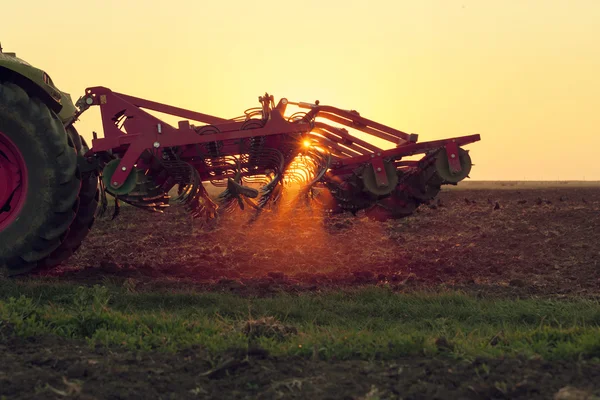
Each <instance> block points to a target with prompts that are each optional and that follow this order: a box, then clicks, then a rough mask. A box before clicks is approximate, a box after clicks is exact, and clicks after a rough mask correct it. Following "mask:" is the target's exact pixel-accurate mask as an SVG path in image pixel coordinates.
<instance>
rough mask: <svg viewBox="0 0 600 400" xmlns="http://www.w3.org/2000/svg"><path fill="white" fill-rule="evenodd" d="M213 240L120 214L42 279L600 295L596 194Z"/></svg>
mask: <svg viewBox="0 0 600 400" xmlns="http://www.w3.org/2000/svg"><path fill="white" fill-rule="evenodd" d="M248 220H249V215H248V213H245V214H244V213H239V214H232V215H229V216H227V217H226V218H225V220H223V221H221V222H220V223H219V224H217V226H216V227H213V228H203V227H202V226H201V225H200V224H199V223H197V222H193V221H192V220H191V219H190V218H189V217H188V216H187V214H186V213H185V211H184V210H183V209H181V208H177V207H173V208H172V209H170V210H168V211H167V212H166V213H165V214H162V215H157V214H149V213H146V212H143V211H140V210H137V209H133V208H124V209H123V211H122V212H121V215H120V216H119V217H118V218H117V219H116V220H114V221H110V220H107V219H104V220H100V221H98V222H97V224H96V225H95V227H94V230H93V231H92V233H91V234H90V235H89V237H88V239H87V240H86V242H85V243H84V245H83V246H82V247H81V249H80V250H79V251H78V252H77V253H76V255H75V256H74V257H72V258H71V259H70V260H69V261H68V263H67V264H66V265H64V266H62V267H60V268H57V269H55V270H54V271H50V272H45V273H43V274H44V275H51V276H57V277H61V279H63V280H75V281H81V282H95V281H99V280H101V279H103V278H104V277H105V276H110V277H112V278H114V279H129V280H130V281H132V282H134V284H138V285H139V288H140V289H141V288H142V287H148V288H151V287H155V286H157V285H159V286H160V285H171V284H173V285H175V286H176V287H181V286H182V285H193V286H199V287H201V288H204V289H207V290H231V291H234V292H237V293H240V294H243V293H253V294H256V293H258V294H269V293H271V292H273V291H277V290H288V291H295V290H316V289H320V288H326V287H334V288H335V287H340V286H348V285H365V284H385V285H389V286H391V287H393V288H396V289H398V290H404V289H411V290H412V289H414V288H419V289H423V288H435V287H440V285H441V286H443V287H451V288H452V287H455V288H456V287H461V288H468V289H469V290H474V291H484V292H486V293H490V294H491V293H508V294H511V295H512V294H525V295H526V294H537V295H571V294H578V295H590V296H595V295H597V294H598V293H599V292H600V290H599V289H600V266H599V265H598V260H600V186H597V187H565V188H546V189H535V190H532V189H519V190H517V189H515V190H511V189H504V190H494V189H489V190H488V189H478V190H457V189H451V190H445V191H442V192H441V193H440V195H439V196H438V199H437V201H435V202H433V203H432V204H431V205H429V206H426V205H425V206H421V207H420V208H419V209H418V210H417V212H416V213H415V214H414V215H413V216H411V217H409V218H406V219H402V220H396V221H390V222H386V223H378V222H373V221H369V220H367V219H365V218H361V217H360V214H359V216H358V217H353V216H352V215H349V216H343V217H337V218H335V219H332V220H323V218H322V217H321V216H320V215H318V214H316V213H314V214H313V213H311V212H310V211H309V210H296V211H295V212H291V211H289V212H286V213H280V214H276V213H268V212H267V213H265V214H264V215H262V216H261V217H260V218H259V219H258V220H257V221H256V222H255V223H253V224H248Z"/></svg>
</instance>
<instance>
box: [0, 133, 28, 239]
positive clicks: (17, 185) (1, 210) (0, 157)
mask: <svg viewBox="0 0 600 400" xmlns="http://www.w3.org/2000/svg"><path fill="white" fill-rule="evenodd" d="M26 194H27V165H26V164H25V160H24V159H23V156H22V155H21V152H20V151H19V149H18V148H17V146H16V145H15V144H14V143H13V142H12V140H10V139H9V137H8V136H6V135H5V134H4V133H2V132H0V232H1V231H2V230H4V229H5V228H6V227H7V226H8V225H10V224H11V223H12V222H13V221H14V220H15V219H16V218H17V216H18V215H19V213H20V211H21V209H22V208H23V204H24V203H25V197H26Z"/></svg>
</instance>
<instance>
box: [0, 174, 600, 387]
mask: <svg viewBox="0 0 600 400" xmlns="http://www.w3.org/2000/svg"><path fill="white" fill-rule="evenodd" d="M495 185H497V184H494V185H491V184H487V185H483V184H482V186H481V187H472V188H468V189H461V190H456V189H455V188H452V189H450V190H446V191H444V192H443V193H441V194H440V196H439V197H440V199H441V203H437V204H438V206H436V207H424V208H422V209H420V212H419V213H416V214H415V215H414V216H413V217H411V218H408V219H405V220H401V221H396V222H393V223H385V224H380V223H374V222H370V221H366V220H363V219H361V218H360V217H359V218H354V219H349V218H347V217H343V218H341V219H340V220H338V221H337V222H329V223H327V224H324V223H322V222H319V221H318V218H317V217H316V216H312V215H301V216H296V217H293V218H290V217H289V216H288V217H286V218H284V219H283V220H280V219H277V218H275V217H274V216H268V215H267V216H265V218H264V222H262V223H259V224H257V225H255V226H254V227H253V228H249V227H247V226H246V225H244V222H243V220H242V218H241V217H239V216H237V217H234V219H233V220H231V221H223V225H222V227H220V228H217V229H214V228H213V229H209V230H207V229H205V228H202V227H199V226H196V225H195V224H194V223H192V222H191V221H189V219H187V217H186V216H185V214H184V213H183V212H181V210H178V209H173V210H171V211H169V212H167V213H166V214H165V215H163V216H155V215H149V214H146V213H143V212H140V211H138V210H135V209H132V208H127V209H125V210H124V211H123V214H122V215H121V216H120V217H119V219H117V220H116V221H107V220H100V221H98V222H97V224H96V227H95V229H94V231H93V232H92V234H91V235H90V237H89V239H88V240H87V241H86V243H85V244H84V246H83V247H82V249H81V250H80V251H79V252H78V253H77V254H76V255H75V256H74V257H73V258H72V259H71V260H70V262H69V263H68V265H65V266H63V267H61V268H58V269H57V270H54V271H50V272H46V273H41V274H38V275H36V276H30V277H25V278H18V279H11V280H6V279H5V280H1V281H0V354H2V362H1V363H0V398H6V399H13V398H15V399H17V398H19V399H20V398H35V399H38V398H40V399H43V398H80V399H93V398H97V399H101V398H131V399H133V398H148V399H154V398H157V399H187V398H212V399H222V398H240V399H241V398H259V399H277V398H281V399H285V398H299V399H301V398H312V399H326V398H331V399H340V398H342V399H395V398H405V399H408V398H412V399H429V398H442V399H446V398H447V399H456V398H482V399H487V398H524V399H525V398H526V399H531V398H545V399H548V398H556V399H592V398H597V397H594V396H600V384H599V383H598V382H600V304H599V301H600V296H598V295H599V294H600V270H599V269H598V264H597V262H598V258H599V257H600V240H598V239H600V231H599V230H598V229H597V227H598V226H600V221H599V219H598V218H600V212H599V211H600V187H597V186H593V185H592V186H589V187H588V186H585V185H580V186H573V187H568V188H564V187H559V186H553V185H549V187H543V186H542V187H533V188H531V190H524V191H522V192H521V189H523V187H518V188H514V187H512V188H509V189H507V188H506V187H502V188H503V190H497V189H498V188H497V187H496V186H495ZM568 185H571V183H569V184H567V186H568ZM496 202H497V203H498V204H500V205H501V207H500V209H494V207H493V204H495V203H496Z"/></svg>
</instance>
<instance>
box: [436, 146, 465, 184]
mask: <svg viewBox="0 0 600 400" xmlns="http://www.w3.org/2000/svg"><path fill="white" fill-rule="evenodd" d="M458 158H459V160H460V167H461V170H460V171H459V172H457V173H454V172H452V170H451V169H450V164H448V153H447V152H446V149H442V150H440V152H439V153H438V154H437V159H436V160H435V169H436V171H437V173H438V175H439V176H440V177H441V178H442V179H444V180H445V181H446V182H449V183H458V182H460V181H462V180H463V179H465V178H466V177H468V176H469V173H470V172H471V167H472V165H473V164H472V162H471V156H470V155H469V152H468V151H466V150H464V149H460V148H459V149H458Z"/></svg>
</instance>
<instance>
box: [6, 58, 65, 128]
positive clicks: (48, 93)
mask: <svg viewBox="0 0 600 400" xmlns="http://www.w3.org/2000/svg"><path fill="white" fill-rule="evenodd" d="M0 78H4V79H7V80H10V81H13V82H14V83H16V84H18V85H19V86H21V87H23V89H25V90H26V91H29V92H31V93H32V94H34V95H36V96H37V97H39V98H40V100H42V101H43V102H44V103H45V104H46V105H47V106H48V107H49V108H50V109H51V110H52V111H54V112H55V113H56V114H58V117H59V118H60V120H61V121H62V122H63V123H65V122H67V121H69V120H70V119H71V118H72V116H73V115H74V114H75V112H76V111H77V110H76V108H75V105H74V104H73V101H72V99H71V96H70V95H69V94H68V93H64V92H61V91H60V90H59V89H58V88H57V87H56V85H55V84H54V82H52V79H51V78H50V76H49V75H48V74H47V73H46V72H44V71H43V70H41V69H39V68H35V67H33V66H32V65H30V64H29V63H28V62H26V61H24V60H22V59H20V58H18V57H17V56H16V54H15V53H4V52H2V48H1V47H0Z"/></svg>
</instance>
